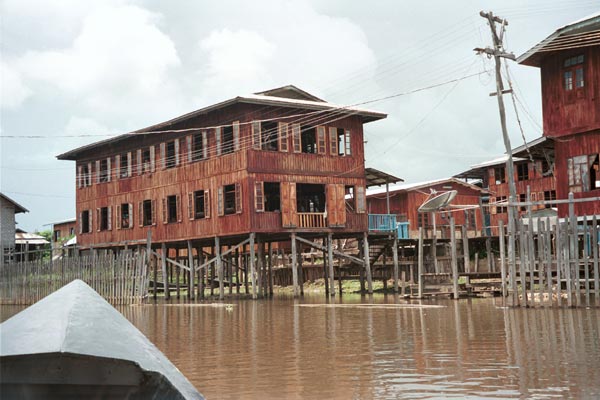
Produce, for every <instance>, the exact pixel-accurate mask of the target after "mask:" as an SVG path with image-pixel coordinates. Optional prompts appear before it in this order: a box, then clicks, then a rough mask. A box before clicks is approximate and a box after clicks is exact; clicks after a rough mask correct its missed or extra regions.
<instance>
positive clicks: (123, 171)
mask: <svg viewBox="0 0 600 400" xmlns="http://www.w3.org/2000/svg"><path fill="white" fill-rule="evenodd" d="M119 176H120V177H121V178H127V177H128V176H129V159H128V158H127V153H124V154H121V155H120V156H119Z"/></svg>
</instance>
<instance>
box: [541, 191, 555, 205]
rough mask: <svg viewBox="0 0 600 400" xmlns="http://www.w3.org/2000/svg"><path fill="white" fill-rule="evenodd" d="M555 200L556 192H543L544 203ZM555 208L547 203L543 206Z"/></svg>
mask: <svg viewBox="0 0 600 400" xmlns="http://www.w3.org/2000/svg"><path fill="white" fill-rule="evenodd" d="M552 200H556V190H545V191H544V201H552ZM552 207H556V204H552V203H548V204H546V205H545V208H552Z"/></svg>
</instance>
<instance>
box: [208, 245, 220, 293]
mask: <svg viewBox="0 0 600 400" xmlns="http://www.w3.org/2000/svg"><path fill="white" fill-rule="evenodd" d="M215 251H216V250H215V246H211V247H210V259H211V260H212V259H213V258H215ZM216 265H217V264H216V262H212V263H210V264H208V265H207V266H206V267H207V268H210V296H211V297H212V296H214V295H215V267H216ZM206 279H207V280H208V279H209V278H208V270H207V272H206Z"/></svg>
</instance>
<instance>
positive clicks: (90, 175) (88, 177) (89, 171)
mask: <svg viewBox="0 0 600 400" xmlns="http://www.w3.org/2000/svg"><path fill="white" fill-rule="evenodd" d="M92 176H93V175H92V163H91V162H89V163H88V173H87V177H86V180H87V182H86V183H85V184H84V185H83V186H92Z"/></svg>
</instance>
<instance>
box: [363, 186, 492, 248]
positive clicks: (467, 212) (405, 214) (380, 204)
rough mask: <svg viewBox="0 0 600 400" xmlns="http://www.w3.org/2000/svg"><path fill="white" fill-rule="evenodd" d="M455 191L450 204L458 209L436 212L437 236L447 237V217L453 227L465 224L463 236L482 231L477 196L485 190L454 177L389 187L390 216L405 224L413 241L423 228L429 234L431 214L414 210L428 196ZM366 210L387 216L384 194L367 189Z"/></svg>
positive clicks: (431, 220) (431, 228) (379, 189)
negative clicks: (465, 232) (451, 220)
mask: <svg viewBox="0 0 600 400" xmlns="http://www.w3.org/2000/svg"><path fill="white" fill-rule="evenodd" d="M451 190H456V191H457V192H458V194H457V195H456V197H455V199H454V200H453V201H452V204H453V205H460V206H461V207H459V208H457V209H455V210H454V212H450V210H446V211H440V212H437V213H436V217H435V218H436V221H435V225H436V230H437V231H438V235H439V236H440V237H450V236H449V235H450V234H449V232H450V230H449V227H450V219H449V218H450V215H453V216H454V220H455V224H456V225H457V226H458V225H466V227H467V233H468V235H469V236H471V237H473V236H476V235H477V232H479V231H481V229H482V226H483V224H482V219H481V213H480V211H479V203H480V198H481V194H482V193H485V191H484V190H483V189H482V188H480V187H478V186H475V185H472V184H470V183H466V182H463V181H461V180H459V179H456V178H448V179H439V180H434V181H428V182H418V183H402V184H396V185H391V186H390V187H389V204H390V213H391V214H395V215H396V220H397V221H398V222H408V223H409V225H408V226H409V228H408V230H409V236H410V238H413V239H414V238H417V237H418V234H419V228H424V230H425V233H426V235H428V236H429V235H431V234H432V232H433V225H434V221H433V217H432V213H420V212H418V208H419V207H420V206H421V205H422V204H423V203H424V202H425V201H426V200H427V199H429V198H431V196H432V194H434V193H437V194H440V193H443V192H448V191H451ZM367 210H368V212H369V214H387V195H386V192H385V189H382V188H378V189H370V190H368V191H367Z"/></svg>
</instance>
